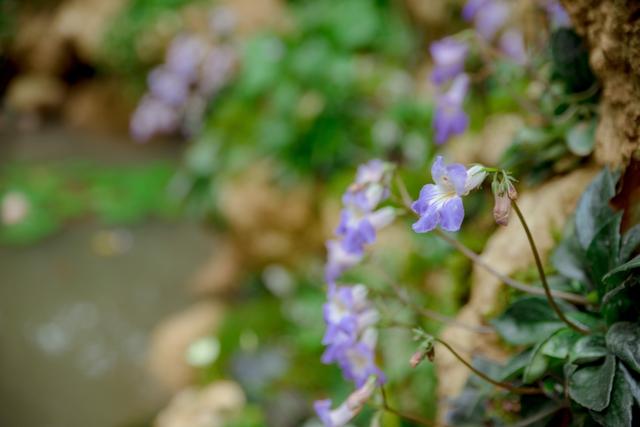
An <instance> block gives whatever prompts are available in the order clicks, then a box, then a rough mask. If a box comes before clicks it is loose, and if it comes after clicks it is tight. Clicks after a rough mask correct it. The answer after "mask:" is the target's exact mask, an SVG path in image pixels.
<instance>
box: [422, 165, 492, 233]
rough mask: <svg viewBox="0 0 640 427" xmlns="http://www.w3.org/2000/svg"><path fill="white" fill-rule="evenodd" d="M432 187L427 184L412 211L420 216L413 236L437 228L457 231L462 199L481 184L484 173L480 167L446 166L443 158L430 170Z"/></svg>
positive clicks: (460, 217)
mask: <svg viewBox="0 0 640 427" xmlns="http://www.w3.org/2000/svg"><path fill="white" fill-rule="evenodd" d="M431 176H432V178H433V181H434V182H435V184H426V185H425V186H424V187H422V189H421V190H420V196H419V197H418V200H416V201H415V202H414V203H413V205H412V206H411V208H412V209H413V211H414V212H415V213H417V214H418V215H419V216H420V219H419V220H418V221H416V222H415V223H414V224H413V230H414V231H415V232H416V233H426V232H429V231H431V230H433V229H434V228H436V227H437V226H440V227H441V228H442V229H443V230H446V231H458V230H459V229H460V226H461V225H462V220H463V219H464V206H463V204H462V196H465V195H467V194H469V192H470V191H471V190H474V189H475V188H477V187H478V186H480V185H481V184H482V182H483V181H484V178H485V177H486V172H485V171H484V169H483V168H482V166H473V167H472V168H470V169H468V170H467V168H465V167H464V165H461V164H459V163H451V164H448V165H445V163H444V160H443V158H442V156H438V157H436V160H435V161H434V162H433V165H432V167H431Z"/></svg>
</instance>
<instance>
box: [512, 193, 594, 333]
mask: <svg viewBox="0 0 640 427" xmlns="http://www.w3.org/2000/svg"><path fill="white" fill-rule="evenodd" d="M511 204H512V205H513V210H514V211H516V215H517V216H518V219H519V220H520V223H521V224H522V227H523V228H524V232H525V233H526V235H527V239H528V240H529V246H531V252H533V257H534V259H535V261H536V267H537V268H538V274H539V275H540V280H541V281H542V287H543V288H544V292H545V295H546V296H547V300H548V301H549V304H550V305H551V308H553V311H555V312H556V314H557V315H558V317H559V318H560V319H561V320H562V321H563V322H564V323H566V324H567V326H569V327H570V328H571V329H573V330H574V331H576V332H579V333H581V334H583V335H587V334H589V330H588V329H585V328H583V327H582V326H580V325H577V324H575V323H573V322H572V321H571V320H569V319H568V318H567V316H565V315H564V313H563V312H562V310H560V307H558V304H556V302H555V301H554V299H553V295H552V294H551V288H550V287H549V283H548V282H547V276H546V274H545V273H544V268H543V266H542V260H541V259H540V254H539V253H538V247H537V246H536V243H535V241H534V240H533V235H532V234H531V230H530V229H529V226H528V225H527V222H526V221H525V219H524V216H523V215H522V211H521V210H520V208H519V207H518V204H517V203H516V202H515V201H513V200H512V201H511Z"/></svg>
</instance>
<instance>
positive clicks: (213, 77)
mask: <svg viewBox="0 0 640 427" xmlns="http://www.w3.org/2000/svg"><path fill="white" fill-rule="evenodd" d="M236 59H237V58H236V53H235V51H234V50H233V49H231V48H230V47H224V46H222V47H216V48H214V49H213V50H212V51H211V52H209V53H208V54H207V56H206V58H205V59H204V62H203V64H202V77H201V79H200V82H199V90H200V92H201V93H202V94H204V95H206V96H213V95H215V94H216V93H217V92H218V91H219V90H220V89H222V87H223V86H224V85H225V84H226V83H227V82H228V81H229V79H230V78H231V74H232V72H233V69H234V67H235V66H236Z"/></svg>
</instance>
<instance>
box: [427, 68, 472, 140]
mask: <svg viewBox="0 0 640 427" xmlns="http://www.w3.org/2000/svg"><path fill="white" fill-rule="evenodd" d="M468 90H469V76H467V75H466V74H460V75H459V76H458V77H456V78H455V79H454V80H453V82H452V83H451V87H450V88H449V90H448V91H447V92H446V93H444V94H443V95H441V96H439V97H438V99H437V104H436V111H435V114H434V116H433V127H434V128H435V131H436V143H437V144H444V143H445V142H447V140H449V138H451V137H452V136H454V135H459V134H461V133H463V132H464V131H465V130H466V129H467V126H468V125H469V117H468V116H467V113H465V111H464V109H463V108H462V105H463V103H464V99H465V97H466V95H467V91H468Z"/></svg>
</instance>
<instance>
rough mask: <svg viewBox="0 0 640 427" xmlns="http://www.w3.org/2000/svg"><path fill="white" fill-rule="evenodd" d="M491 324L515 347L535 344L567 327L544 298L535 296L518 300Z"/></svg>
mask: <svg viewBox="0 0 640 427" xmlns="http://www.w3.org/2000/svg"><path fill="white" fill-rule="evenodd" d="M491 323H492V324H493V325H494V326H495V328H496V330H497V332H498V334H500V336H501V337H502V338H503V339H504V340H505V341H506V342H508V343H510V344H514V345H523V344H535V343H537V342H538V341H540V340H542V339H545V338H546V337H548V336H549V335H550V334H552V333H553V332H555V331H557V330H558V329H560V328H562V327H564V326H565V324H564V323H563V322H562V321H561V320H560V319H558V317H557V316H556V314H555V313H554V312H553V309H551V307H549V304H548V302H547V301H546V300H545V299H544V298H539V297H533V296H528V297H524V298H521V299H519V300H517V301H516V302H514V303H513V304H512V305H511V306H509V308H507V310H506V311H505V312H504V313H503V314H502V315H501V316H500V317H497V318H496V319H494V320H493V321H492V322H491Z"/></svg>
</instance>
